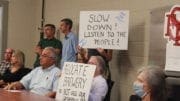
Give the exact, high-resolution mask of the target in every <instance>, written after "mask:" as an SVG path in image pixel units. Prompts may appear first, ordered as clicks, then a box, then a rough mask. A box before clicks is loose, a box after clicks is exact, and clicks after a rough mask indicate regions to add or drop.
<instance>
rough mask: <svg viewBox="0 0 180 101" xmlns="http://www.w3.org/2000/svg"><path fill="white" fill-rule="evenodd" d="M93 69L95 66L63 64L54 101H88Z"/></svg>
mask: <svg viewBox="0 0 180 101" xmlns="http://www.w3.org/2000/svg"><path fill="white" fill-rule="evenodd" d="M95 69H96V66H95V65H89V64H82V63H73V62H65V64H64V67H63V70H62V74H61V77H60V80H59V85H58V90H57V94H56V100H58V101H88V97H89V92H90V88H91V83H92V79H93V76H94V72H95Z"/></svg>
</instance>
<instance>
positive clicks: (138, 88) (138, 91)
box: [133, 82, 147, 98]
mask: <svg viewBox="0 0 180 101" xmlns="http://www.w3.org/2000/svg"><path fill="white" fill-rule="evenodd" d="M133 90H134V93H135V94H136V95H137V96H139V97H141V98H143V97H144V96H146V94H147V93H146V92H145V91H144V89H143V84H142V83H137V82H134V84H133Z"/></svg>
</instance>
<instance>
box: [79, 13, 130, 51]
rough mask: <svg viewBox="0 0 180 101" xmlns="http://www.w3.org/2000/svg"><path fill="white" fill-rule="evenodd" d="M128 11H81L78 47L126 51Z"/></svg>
mask: <svg viewBox="0 0 180 101" xmlns="http://www.w3.org/2000/svg"><path fill="white" fill-rule="evenodd" d="M128 26H129V11H127V10H122V11H81V12H80V27H79V45H80V46H81V47H83V48H103V49H118V50H127V48H128Z"/></svg>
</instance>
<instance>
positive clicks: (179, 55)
mask: <svg viewBox="0 0 180 101" xmlns="http://www.w3.org/2000/svg"><path fill="white" fill-rule="evenodd" d="M165 70H166V71H179V72H180V47H179V46H174V45H172V44H170V43H168V44H167V46H166V67H165Z"/></svg>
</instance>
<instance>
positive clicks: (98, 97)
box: [88, 75, 108, 101]
mask: <svg viewBox="0 0 180 101" xmlns="http://www.w3.org/2000/svg"><path fill="white" fill-rule="evenodd" d="M107 91H108V86H107V82H106V80H105V79H104V78H103V77H102V75H99V76H96V77H94V79H93V82H92V85H91V90H90V94H89V100H88V101H102V100H103V99H104V98H105V96H106V93H107Z"/></svg>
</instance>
